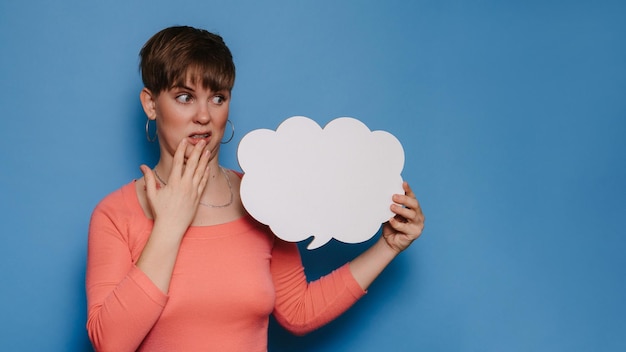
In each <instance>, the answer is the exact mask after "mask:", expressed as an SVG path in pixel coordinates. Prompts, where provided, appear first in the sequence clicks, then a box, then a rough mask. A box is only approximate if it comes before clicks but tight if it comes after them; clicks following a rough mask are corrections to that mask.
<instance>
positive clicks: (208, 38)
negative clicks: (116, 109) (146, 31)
mask: <svg viewBox="0 0 626 352" xmlns="http://www.w3.org/2000/svg"><path fill="white" fill-rule="evenodd" d="M139 56H140V58H141V62H140V70H141V78H142V80H143V84H144V86H145V87H146V88H148V89H149V90H150V91H152V92H153V93H154V94H157V95H158V94H159V93H161V92H163V91H165V90H168V89H170V88H172V87H175V86H184V85H185V84H186V83H187V79H191V81H192V83H196V81H198V80H200V81H201V83H202V86H203V88H205V89H211V90H212V91H220V90H228V91H231V90H232V88H233V86H234V84H235V64H234V62H233V57H232V54H231V53H230V50H229V49H228V47H227V46H226V44H225V43H224V40H223V39H222V37H220V36H219V35H217V34H214V33H211V32H208V31H206V30H204V29H198V28H193V27H188V26H175V27H169V28H165V29H163V30H161V31H160V32H158V33H157V34H155V35H154V36H152V38H150V39H149V40H148V41H147V42H146V44H145V45H144V46H143V48H142V49H141V51H140V52H139Z"/></svg>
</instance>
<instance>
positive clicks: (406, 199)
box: [392, 194, 419, 209]
mask: <svg viewBox="0 0 626 352" xmlns="http://www.w3.org/2000/svg"><path fill="white" fill-rule="evenodd" d="M392 200H393V202H394V203H396V204H399V205H402V206H404V207H406V208H409V209H418V208H419V202H418V201H417V199H416V198H415V197H411V196H408V195H403V194H394V195H393V197H392Z"/></svg>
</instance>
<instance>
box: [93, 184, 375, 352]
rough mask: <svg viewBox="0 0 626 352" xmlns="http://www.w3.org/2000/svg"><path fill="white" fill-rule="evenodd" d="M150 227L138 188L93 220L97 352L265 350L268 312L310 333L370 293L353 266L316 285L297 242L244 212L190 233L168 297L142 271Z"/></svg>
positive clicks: (109, 201)
mask: <svg viewBox="0 0 626 352" xmlns="http://www.w3.org/2000/svg"><path fill="white" fill-rule="evenodd" d="M152 226H153V221H152V220H150V219H148V218H147V217H146V216H145V215H144V213H143V210H142V208H141V206H140V204H139V200H138V198H137V194H136V191H135V184H134V182H131V183H129V184H127V185H125V186H123V187H122V188H120V189H119V190H117V191H115V192H113V193H112V194H110V195H108V196H107V197H106V198H105V199H103V200H102V201H101V202H100V203H99V204H98V206H97V207H96V209H95V210H94V212H93V214H92V218H91V223H90V227H89V248H88V260H87V278H86V289H87V301H88V320H87V330H88V333H89V337H90V339H91V341H92V343H93V346H94V347H95V349H96V350H97V351H115V352H124V351H151V352H153V351H168V352H173V351H186V352H188V351H246V352H249V351H266V350H267V327H268V320H269V315H270V314H272V313H273V314H274V316H275V317H276V319H277V321H278V322H279V323H280V324H281V325H282V326H284V327H285V328H286V329H288V330H289V331H291V332H293V333H295V334H305V333H307V332H310V331H312V330H314V329H316V328H318V327H320V326H322V325H324V324H326V323H328V322H329V321H331V320H332V319H334V318H335V317H337V316H338V315H340V314H341V313H343V312H344V311H345V310H346V309H348V308H349V307H350V306H351V305H352V304H353V303H354V302H356V301H357V300H358V299H359V298H360V297H361V296H363V294H364V291H363V289H361V287H360V286H359V284H358V283H357V282H356V281H355V279H354V277H353V276H352V274H351V273H350V270H349V267H348V265H344V266H342V267H340V268H339V269H337V270H335V271H333V272H332V273H330V274H328V275H327V276H325V277H322V278H320V279H318V280H316V281H313V282H310V283H308V282H307V279H306V276H305V274H304V268H303V267H302V262H301V259H300V254H299V252H298V248H297V246H296V245H295V244H293V243H287V242H284V241H282V240H280V239H278V238H276V237H275V236H274V235H273V234H272V233H271V231H270V230H269V229H268V228H267V227H266V226H263V225H261V224H259V223H257V222H255V221H254V220H253V219H252V218H250V217H249V216H244V217H242V218H240V219H237V220H235V221H232V222H229V223H225V224H220V225H215V226H191V227H190V228H189V229H188V230H187V232H186V234H185V236H184V238H183V241H182V244H181V247H180V250H179V254H178V257H177V260H176V264H175V267H174V272H173V275H172V279H171V282H170V287H169V293H168V294H167V295H166V294H164V293H163V292H162V291H160V290H159V289H158V288H157V287H156V286H155V285H154V284H153V283H152V281H151V280H150V279H149V278H148V277H147V276H146V275H145V274H144V273H143V272H142V271H141V270H140V269H138V268H137V267H136V266H135V263H136V261H137V259H138V258H139V256H140V254H141V252H142V250H143V247H144V246H145V244H146V242H147V240H148V237H149V235H150V232H151V229H152Z"/></svg>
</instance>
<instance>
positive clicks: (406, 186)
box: [402, 181, 416, 198]
mask: <svg viewBox="0 0 626 352" xmlns="http://www.w3.org/2000/svg"><path fill="white" fill-rule="evenodd" d="M402 188H403V189H404V194H405V195H407V196H409V197H412V198H416V197H415V193H413V190H412V189H411V186H409V183H408V182H406V181H404V182H402Z"/></svg>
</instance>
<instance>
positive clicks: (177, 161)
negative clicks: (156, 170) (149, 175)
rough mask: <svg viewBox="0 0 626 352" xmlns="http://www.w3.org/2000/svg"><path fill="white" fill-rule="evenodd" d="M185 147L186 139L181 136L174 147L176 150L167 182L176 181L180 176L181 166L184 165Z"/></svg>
mask: <svg viewBox="0 0 626 352" xmlns="http://www.w3.org/2000/svg"><path fill="white" fill-rule="evenodd" d="M186 149H187V139H186V138H183V139H182V140H181V141H180V143H178V147H177V148H176V152H175V153H174V163H173V165H172V171H170V176H169V178H168V183H175V182H177V181H178V179H179V178H180V176H181V175H182V174H183V166H184V165H185V150H186Z"/></svg>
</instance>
